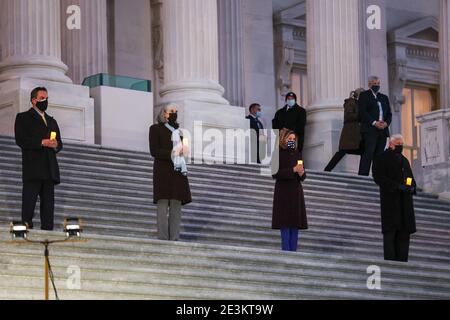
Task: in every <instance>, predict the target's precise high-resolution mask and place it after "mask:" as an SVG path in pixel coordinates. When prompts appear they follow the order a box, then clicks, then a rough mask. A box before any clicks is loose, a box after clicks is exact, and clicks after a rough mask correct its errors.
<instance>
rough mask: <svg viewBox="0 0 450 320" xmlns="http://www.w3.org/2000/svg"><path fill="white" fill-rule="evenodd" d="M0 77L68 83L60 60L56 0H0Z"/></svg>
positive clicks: (58, 19) (64, 67)
mask: <svg viewBox="0 0 450 320" xmlns="http://www.w3.org/2000/svg"><path fill="white" fill-rule="evenodd" d="M0 47H1V61H0V81H6V80H10V79H15V78H22V77H27V78H33V79H42V80H50V81H58V82H65V83H71V82H72V81H71V80H70V78H69V77H67V76H66V75H65V74H66V72H67V66H66V65H65V64H64V63H63V62H62V61H61V29H60V2H59V1H58V0H40V1H35V0H2V1H0Z"/></svg>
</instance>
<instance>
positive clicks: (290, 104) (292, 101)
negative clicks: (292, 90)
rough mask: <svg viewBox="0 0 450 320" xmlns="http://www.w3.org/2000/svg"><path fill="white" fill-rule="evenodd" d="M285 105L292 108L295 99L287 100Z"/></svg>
mask: <svg viewBox="0 0 450 320" xmlns="http://www.w3.org/2000/svg"><path fill="white" fill-rule="evenodd" d="M287 104H288V106H289V107H291V108H292V107H293V106H295V99H288V101H287Z"/></svg>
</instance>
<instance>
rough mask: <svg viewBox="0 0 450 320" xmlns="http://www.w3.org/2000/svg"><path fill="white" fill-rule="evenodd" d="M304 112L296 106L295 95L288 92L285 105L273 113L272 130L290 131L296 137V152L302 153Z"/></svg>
mask: <svg viewBox="0 0 450 320" xmlns="http://www.w3.org/2000/svg"><path fill="white" fill-rule="evenodd" d="M305 127H306V110H305V109H304V108H302V107H301V106H300V105H298V104H297V95H296V94H295V93H293V92H289V93H288V94H287V95H286V105H285V106H284V107H283V108H282V109H280V110H278V111H277V112H276V113H275V118H274V119H273V120H272V128H273V129H277V130H281V129H283V128H286V129H289V130H292V131H294V132H295V134H296V135H297V139H298V151H299V152H300V153H302V151H303V146H304V142H305Z"/></svg>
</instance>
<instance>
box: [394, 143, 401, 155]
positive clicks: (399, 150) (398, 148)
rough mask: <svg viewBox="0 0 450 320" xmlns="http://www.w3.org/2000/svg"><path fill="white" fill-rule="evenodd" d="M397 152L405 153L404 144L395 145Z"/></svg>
mask: <svg viewBox="0 0 450 320" xmlns="http://www.w3.org/2000/svg"><path fill="white" fill-rule="evenodd" d="M394 151H395V153H398V154H402V153H403V146H402V145H398V146H395V150H394Z"/></svg>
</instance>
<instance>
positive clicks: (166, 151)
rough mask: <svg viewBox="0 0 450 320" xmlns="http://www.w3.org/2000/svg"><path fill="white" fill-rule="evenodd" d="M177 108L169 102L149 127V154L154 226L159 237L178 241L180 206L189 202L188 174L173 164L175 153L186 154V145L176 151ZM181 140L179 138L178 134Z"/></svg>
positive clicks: (190, 199) (178, 154)
mask: <svg viewBox="0 0 450 320" xmlns="http://www.w3.org/2000/svg"><path fill="white" fill-rule="evenodd" d="M177 112H178V110H177V107H176V106H175V105H168V106H166V107H165V108H164V109H163V110H162V111H161V114H160V115H159V117H158V123H157V124H155V125H153V126H151V127H150V135H149V140H150V153H151V155H152V156H153V157H154V158H155V162H154V165H153V203H154V204H157V228H158V238H159V239H160V240H174V241H176V240H178V238H179V234H180V223H181V206H183V205H186V204H188V203H190V202H191V201H192V198H191V191H190V188H189V181H188V178H187V174H186V173H185V174H183V173H182V172H180V171H179V170H176V169H175V167H174V162H173V159H174V156H175V155H177V156H183V154H187V153H188V151H187V149H186V148H183V150H176V148H175V146H174V143H173V141H172V139H173V136H174V135H173V131H177V132H176V133H179V131H178V128H179V124H178V123H177ZM180 138H181V139H182V137H180Z"/></svg>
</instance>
